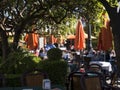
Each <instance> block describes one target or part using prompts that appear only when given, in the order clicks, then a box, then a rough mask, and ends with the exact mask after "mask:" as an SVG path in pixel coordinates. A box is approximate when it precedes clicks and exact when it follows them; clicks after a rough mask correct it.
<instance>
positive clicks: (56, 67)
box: [38, 60, 68, 85]
mask: <svg viewBox="0 0 120 90" xmlns="http://www.w3.org/2000/svg"><path fill="white" fill-rule="evenodd" d="M38 68H41V69H43V70H44V71H46V72H47V73H48V76H49V78H50V80H51V82H52V84H60V85H64V84H65V80H66V75H67V68H68V64H67V62H65V61H62V60H59V61H58V60H57V61H51V60H45V61H41V62H40V63H39V65H38Z"/></svg>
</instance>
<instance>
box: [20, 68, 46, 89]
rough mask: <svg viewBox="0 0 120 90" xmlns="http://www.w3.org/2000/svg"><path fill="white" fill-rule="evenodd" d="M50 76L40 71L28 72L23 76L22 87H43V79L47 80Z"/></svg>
mask: <svg viewBox="0 0 120 90" xmlns="http://www.w3.org/2000/svg"><path fill="white" fill-rule="evenodd" d="M47 78H48V75H47V73H46V72H45V71H43V70H40V69H33V70H28V71H26V72H25V73H23V75H22V86H31V87H33V86H42V82H43V79H47Z"/></svg>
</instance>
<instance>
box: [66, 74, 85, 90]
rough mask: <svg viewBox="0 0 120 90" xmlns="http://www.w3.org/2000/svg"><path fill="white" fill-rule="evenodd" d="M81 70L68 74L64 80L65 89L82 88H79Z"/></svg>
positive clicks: (74, 89)
mask: <svg viewBox="0 0 120 90" xmlns="http://www.w3.org/2000/svg"><path fill="white" fill-rule="evenodd" d="M82 75H83V73H82V72H72V73H70V74H69V75H68V78H67V81H66V90H82V89H81V82H80V79H81V76H82Z"/></svg>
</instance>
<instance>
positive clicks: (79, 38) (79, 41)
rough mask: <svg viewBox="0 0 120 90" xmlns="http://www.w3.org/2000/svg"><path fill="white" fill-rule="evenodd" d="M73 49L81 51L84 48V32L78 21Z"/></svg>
mask: <svg viewBox="0 0 120 90" xmlns="http://www.w3.org/2000/svg"><path fill="white" fill-rule="evenodd" d="M74 48H75V49H76V50H82V49H84V48H85V32H84V29H83V25H82V23H81V21H80V20H79V21H78V23H77V27H76V35H75V44H74Z"/></svg>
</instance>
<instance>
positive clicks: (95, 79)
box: [81, 71, 111, 90]
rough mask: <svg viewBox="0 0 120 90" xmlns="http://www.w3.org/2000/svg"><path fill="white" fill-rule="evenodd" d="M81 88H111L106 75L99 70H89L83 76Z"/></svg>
mask: <svg viewBox="0 0 120 90" xmlns="http://www.w3.org/2000/svg"><path fill="white" fill-rule="evenodd" d="M81 84H82V85H81V86H82V89H81V90H111V86H109V85H108V84H107V83H106V81H105V78H104V76H103V75H102V74H101V73H99V72H94V71H93V72H92V71H88V72H86V73H85V74H84V75H82V76H81Z"/></svg>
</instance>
